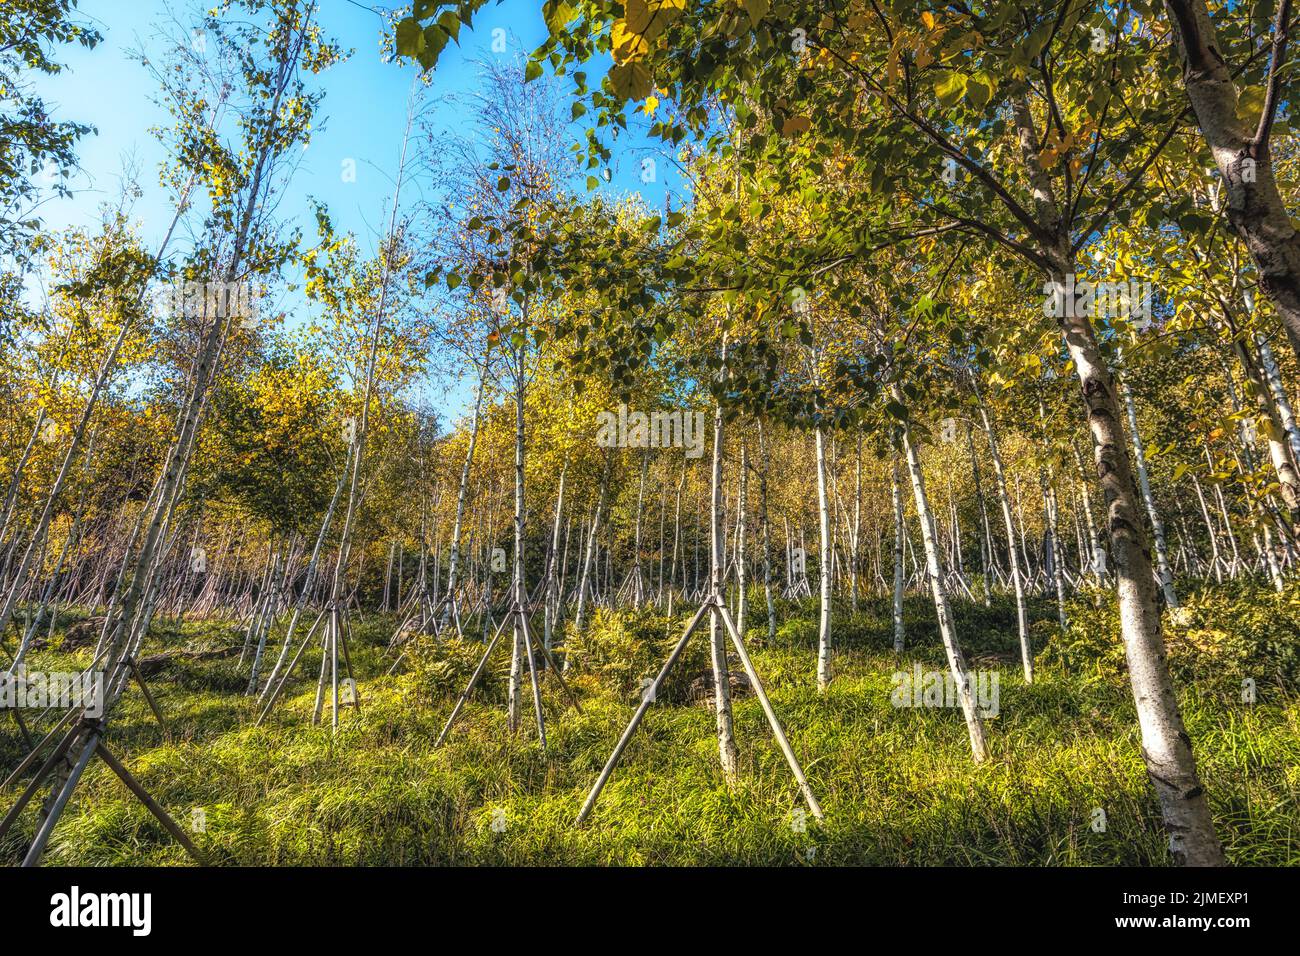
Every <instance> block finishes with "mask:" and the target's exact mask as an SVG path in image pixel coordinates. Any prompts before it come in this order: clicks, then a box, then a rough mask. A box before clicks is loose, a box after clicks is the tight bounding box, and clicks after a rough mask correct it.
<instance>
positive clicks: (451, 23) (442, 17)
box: [438, 10, 460, 43]
mask: <svg viewBox="0 0 1300 956" xmlns="http://www.w3.org/2000/svg"><path fill="white" fill-rule="evenodd" d="M438 26H440V27H442V28H443V29H444V30H446V31H447V35H448V36H450V37H451V38H452V39H453V40H455V41H456V42H457V43H459V42H460V17H458V16H456V13H455V11H453V10H446V11H444V12H443V13H441V14H439V15H438Z"/></svg>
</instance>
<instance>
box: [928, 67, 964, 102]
mask: <svg viewBox="0 0 1300 956" xmlns="http://www.w3.org/2000/svg"><path fill="white" fill-rule="evenodd" d="M965 92H966V76H965V75H964V74H962V73H949V74H948V75H947V76H945V77H944V78H943V79H941V80H939V82H937V83H936V84H935V85H934V95H935V96H937V97H938V98H939V105H940V106H943V107H945V108H946V107H949V106H952V105H953V104H955V103H956V102H957V101H958V100H959V99H961V96H962V94H963V93H965Z"/></svg>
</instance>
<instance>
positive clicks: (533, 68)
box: [524, 60, 542, 83]
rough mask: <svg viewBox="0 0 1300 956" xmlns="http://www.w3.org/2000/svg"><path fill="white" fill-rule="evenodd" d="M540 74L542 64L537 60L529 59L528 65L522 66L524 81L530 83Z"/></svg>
mask: <svg viewBox="0 0 1300 956" xmlns="http://www.w3.org/2000/svg"><path fill="white" fill-rule="evenodd" d="M541 75H542V64H541V62H540V61H539V60H529V61H528V65H527V66H526V67H524V82H525V83H531V82H532V81H533V80H535V79H537V78H538V77H539V76H541Z"/></svg>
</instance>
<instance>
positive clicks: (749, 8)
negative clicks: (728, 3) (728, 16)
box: [741, 0, 772, 27]
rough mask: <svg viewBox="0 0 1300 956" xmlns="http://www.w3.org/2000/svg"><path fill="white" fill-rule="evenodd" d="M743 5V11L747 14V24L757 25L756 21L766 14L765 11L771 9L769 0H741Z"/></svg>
mask: <svg viewBox="0 0 1300 956" xmlns="http://www.w3.org/2000/svg"><path fill="white" fill-rule="evenodd" d="M741 3H742V4H744V6H745V12H746V13H748V14H749V25H750V26H751V27H756V26H758V21H759V20H762V19H763V18H764V17H765V16H767V12H768V11H769V10H771V9H772V4H771V2H770V0H741Z"/></svg>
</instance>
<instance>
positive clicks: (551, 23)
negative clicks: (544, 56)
mask: <svg viewBox="0 0 1300 956" xmlns="http://www.w3.org/2000/svg"><path fill="white" fill-rule="evenodd" d="M573 17H574V10H573V7H571V6H569V4H568V3H566V2H565V0H546V2H545V3H544V4H542V19H543V20H545V21H546V29H548V30H550V31H551V36H554V35H555V34H557V33H559V32H560V31H561V30H563V29H564V28H565V26H567V25H568V23H569V21H570V20H572V19H573Z"/></svg>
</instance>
